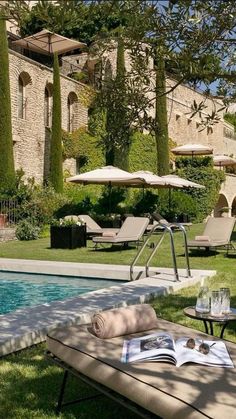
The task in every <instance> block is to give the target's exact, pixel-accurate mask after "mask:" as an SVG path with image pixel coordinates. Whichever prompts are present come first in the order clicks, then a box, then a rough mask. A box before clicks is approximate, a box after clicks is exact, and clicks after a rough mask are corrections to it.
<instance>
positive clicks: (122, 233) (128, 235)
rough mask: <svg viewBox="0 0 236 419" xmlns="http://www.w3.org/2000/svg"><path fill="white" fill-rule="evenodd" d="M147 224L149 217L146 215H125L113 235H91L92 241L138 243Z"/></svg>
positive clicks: (96, 242)
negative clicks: (124, 218) (120, 225)
mask: <svg viewBox="0 0 236 419" xmlns="http://www.w3.org/2000/svg"><path fill="white" fill-rule="evenodd" d="M148 224H149V218H146V217H127V218H126V220H125V221H124V223H123V224H122V227H121V228H120V230H119V232H118V233H117V234H116V236H115V237H93V242H94V243H95V244H98V243H110V244H119V243H123V244H124V245H125V244H128V243H130V242H136V243H138V242H139V241H140V240H141V239H142V236H143V234H144V233H145V230H146V228H147V226H148Z"/></svg>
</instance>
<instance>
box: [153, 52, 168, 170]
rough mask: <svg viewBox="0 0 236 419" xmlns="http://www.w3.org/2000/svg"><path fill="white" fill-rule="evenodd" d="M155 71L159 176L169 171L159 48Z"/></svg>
mask: <svg viewBox="0 0 236 419" xmlns="http://www.w3.org/2000/svg"><path fill="white" fill-rule="evenodd" d="M155 71H156V104H155V105H156V109H155V127H156V128H155V138H156V149H157V172H158V174H159V175H160V176H162V175H166V174H168V173H169V136H168V122H167V100H166V79H165V60H164V57H163V55H162V53H161V51H160V49H159V50H158V51H157V54H156V62H155Z"/></svg>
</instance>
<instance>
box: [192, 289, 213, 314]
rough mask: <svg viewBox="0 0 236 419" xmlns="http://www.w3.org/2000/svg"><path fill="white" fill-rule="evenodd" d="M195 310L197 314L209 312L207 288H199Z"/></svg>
mask: <svg viewBox="0 0 236 419" xmlns="http://www.w3.org/2000/svg"><path fill="white" fill-rule="evenodd" d="M195 310H196V311H197V312H199V313H209V311H210V300H209V289H208V287H207V286H201V288H200V290H199V293H198V297H197V302H196V307H195Z"/></svg>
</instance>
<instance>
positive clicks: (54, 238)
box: [50, 218, 86, 249]
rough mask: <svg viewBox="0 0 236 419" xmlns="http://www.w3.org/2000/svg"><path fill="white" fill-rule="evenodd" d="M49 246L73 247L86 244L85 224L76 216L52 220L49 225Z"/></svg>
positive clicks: (58, 247)
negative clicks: (76, 218) (75, 218)
mask: <svg viewBox="0 0 236 419" xmlns="http://www.w3.org/2000/svg"><path fill="white" fill-rule="evenodd" d="M50 234H51V247H52V248H56V249H75V248H76V247H85V246H86V224H84V223H83V222H82V220H80V219H79V218H78V221H75V220H74V218H71V219H63V218H61V219H60V220H53V222H52V224H51V227H50Z"/></svg>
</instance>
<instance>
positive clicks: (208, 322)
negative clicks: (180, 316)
mask: <svg viewBox="0 0 236 419" xmlns="http://www.w3.org/2000/svg"><path fill="white" fill-rule="evenodd" d="M230 310H231V311H230V313H229V314H223V315H222V316H219V317H215V316H211V314H210V313H199V312H198V311H196V310H195V307H194V306H191V307H186V308H185V309H184V310H183V312H184V314H185V316H187V317H190V318H191V319H194V320H201V321H202V322H203V323H204V326H205V332H206V333H207V334H208V335H209V334H210V335H212V336H214V327H213V326H214V323H218V324H220V325H221V326H222V329H221V333H220V338H221V339H223V335H224V331H225V328H226V327H227V325H228V324H229V323H230V322H233V321H236V309H235V308H231V309H230ZM209 332H210V333H209Z"/></svg>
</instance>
